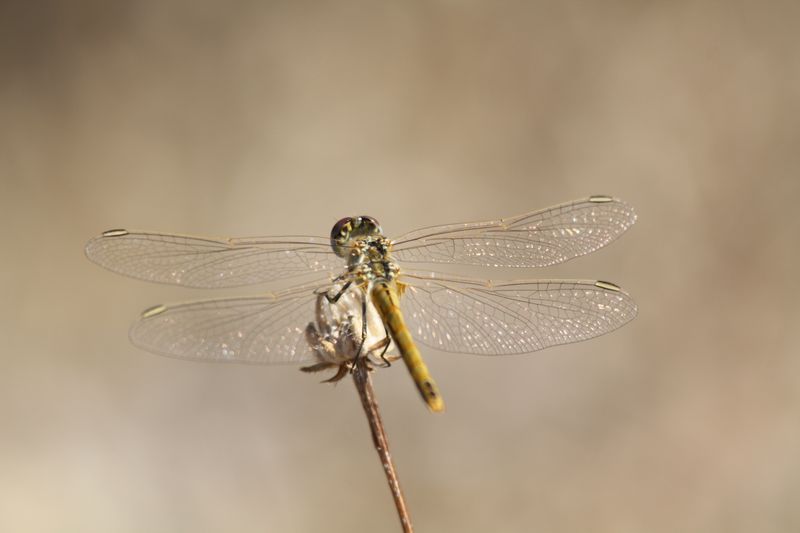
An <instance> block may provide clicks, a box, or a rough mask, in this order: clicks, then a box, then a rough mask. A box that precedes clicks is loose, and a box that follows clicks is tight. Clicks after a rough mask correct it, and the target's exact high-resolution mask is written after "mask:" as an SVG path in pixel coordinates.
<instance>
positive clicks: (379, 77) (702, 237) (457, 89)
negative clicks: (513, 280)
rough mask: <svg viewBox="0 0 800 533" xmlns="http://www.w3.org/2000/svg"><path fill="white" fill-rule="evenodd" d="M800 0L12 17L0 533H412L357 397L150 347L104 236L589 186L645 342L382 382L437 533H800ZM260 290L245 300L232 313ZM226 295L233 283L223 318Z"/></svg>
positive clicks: (604, 267)
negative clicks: (402, 532) (609, 227)
mask: <svg viewBox="0 0 800 533" xmlns="http://www.w3.org/2000/svg"><path fill="white" fill-rule="evenodd" d="M798 20H800V4H798V3H797V2H771V3H760V2H749V3H748V2H721V1H720V2H666V1H664V2H654V3H650V2H648V3H644V2H641V3H639V2H604V3H600V2H597V3H589V2H500V3H499V2H477V1H472V2H469V1H463V2H455V1H450V2H445V1H439V2H384V3H375V2H357V1H345V2H330V3H328V2H320V3H314V2H289V1H287V2H239V3H230V2H211V1H204V2H196V1H194V2H189V1H183V2H181V1H175V2H156V1H142V2H128V3H123V2H116V3H114V2H104V1H84V2H77V3H75V2H28V3H24V2H18V3H14V2H12V3H9V2H2V3H1V4H0V208H1V210H0V217H2V224H0V232H2V240H3V243H4V245H3V251H2V253H0V291H1V292H0V295H2V301H3V305H2V307H0V339H2V354H3V356H2V371H1V372H0V530H2V531H25V532H28V531H32V532H40V531H48V532H49V531H55V532H61V531H67V532H71V531H76V532H77V531H80V532H108V531H115V532H141V531H155V532H189V531H191V532H216V531H242V532H250V531H269V532H283V531H286V532H319V531H326V532H345V531H348V532H350V531H359V532H360V531H365V532H366V531H369V532H372V531H397V530H399V528H398V525H397V523H396V517H395V515H394V508H393V506H392V502H391V498H390V496H389V492H388V490H387V488H386V486H385V481H384V479H383V474H382V471H381V468H380V466H379V464H378V461H377V459H376V456H375V452H374V450H373V448H372V446H371V442H370V438H369V434H368V430H367V426H366V423H365V421H364V419H363V414H362V412H361V410H360V407H359V403H358V400H357V397H356V395H355V392H354V391H353V387H352V384H351V383H350V382H349V381H344V382H342V383H341V384H340V385H339V386H337V387H332V386H327V385H319V384H318V383H317V380H316V379H315V378H314V377H309V376H307V375H302V374H301V373H299V372H297V370H296V369H294V368H287V367H282V368H269V367H247V366H244V367H236V366H215V365H213V364H193V363H189V362H185V361H177V360H170V359H167V358H162V357H158V356H155V355H150V354H148V353H145V352H141V351H139V350H137V349H135V348H134V347H132V346H131V345H130V344H129V343H128V340H127V328H128V324H129V323H130V322H131V321H132V320H133V319H134V318H135V317H136V316H137V314H138V312H139V311H140V310H141V309H143V308H145V307H147V306H149V305H152V304H155V303H159V302H163V301H175V300H183V299H191V298H197V297H201V296H218V295H220V293H214V294H209V293H204V292H200V291H189V290H182V289H180V288H172V287H166V286H156V285H148V284H146V283H143V282H138V281H135V280H131V279H126V278H123V277H120V276H116V275H114V274H111V273H109V272H106V271H104V270H102V269H100V268H98V267H96V266H95V265H93V264H91V263H90V262H89V261H87V260H86V259H85V258H84V256H83V245H84V243H85V241H86V240H87V239H88V238H89V237H91V236H93V235H96V234H97V233H99V232H100V231H102V230H105V229H109V228H113V227H130V228H141V229H152V230H165V231H174V232H183V233H200V234H212V235H253V234H271V233H273V234H274V233H277V234H280V233H300V234H312V235H314V234H316V235H326V234H327V233H328V231H329V228H330V226H331V225H332V223H333V222H334V221H335V220H337V219H338V218H340V217H342V216H345V215H351V214H362V213H364V214H370V215H373V216H376V217H378V218H379V220H380V221H381V222H382V224H383V227H384V229H385V230H386V232H387V234H389V235H397V234H400V233H403V232H405V231H407V230H411V229H414V228H416V227H419V226H425V225H430V224H438V223H446V222H452V221H463V220H474V219H482V218H492V217H497V216H505V215H511V214H517V213H520V212H524V211H527V210H531V209H535V208H539V207H545V206H547V205H550V204H553V203H558V202H562V201H566V200H569V199H573V198H577V197H581V196H586V195H589V194H612V195H615V196H619V197H621V198H624V199H625V200H627V201H628V202H630V203H631V204H633V205H634V206H635V207H636V208H637V210H638V213H639V222H638V223H637V225H636V226H634V228H633V229H632V230H631V231H630V232H628V234H627V235H625V236H624V237H623V238H622V239H621V240H619V241H618V242H615V243H614V244H613V245H612V246H610V247H609V248H606V249H604V250H602V251H600V252H598V253H595V254H593V255H591V256H588V257H585V258H583V259H579V260H576V261H574V262H571V263H569V264H566V265H563V266H560V267H557V268H552V269H545V270H542V271H536V272H531V271H529V272H523V273H517V274H516V275H520V276H527V277H583V278H586V277H589V278H599V279H609V280H612V281H615V282H617V283H619V284H621V285H622V286H624V287H625V288H626V289H628V290H629V291H630V292H631V293H632V294H633V295H634V296H635V298H636V299H637V301H638V302H639V305H640V316H639V318H638V319H637V320H636V321H634V322H633V323H631V324H630V325H628V326H627V327H625V328H624V329H622V330H619V331H617V332H615V333H613V334H611V335H608V336H605V337H602V338H599V339H596V340H593V341H591V342H586V343H582V344H577V345H571V346H563V347H558V348H554V349H550V350H547V351H544V352H541V353H538V354H536V355H532V356H518V357H506V358H478V357H472V356H462V355H449V354H443V353H437V352H435V351H433V350H426V358H427V360H428V363H429V365H430V367H431V369H432V371H433V372H434V375H435V376H436V377H437V379H438V381H439V384H440V386H441V388H442V390H443V392H444V394H445V398H446V400H447V403H448V412H447V413H446V414H444V415H443V416H433V415H430V414H428V413H427V412H426V410H425V409H424V407H423V406H422V404H421V402H420V401H419V399H418V398H417V396H416V392H415V391H414V390H413V387H412V385H411V383H410V380H409V378H408V376H407V375H406V373H405V371H404V369H403V368H402V366H395V367H393V368H392V369H391V370H389V371H386V372H380V373H379V374H378V375H377V376H376V387H377V389H378V394H379V397H380V400H381V406H382V408H383V410H384V416H385V419H386V424H387V430H388V432H389V435H390V437H391V440H392V444H393V452H394V456H395V459H396V461H397V464H398V468H399V471H400V475H401V481H402V482H403V485H404V488H405V491H406V493H407V496H408V500H409V505H410V508H411V512H412V518H413V519H414V521H415V523H416V526H417V529H418V531H420V532H450V531H458V532H486V531H503V532H529V531H542V532H552V533H558V532H576V531H592V532H649V533H660V532H664V533H674V532H682V533H683V532H703V533H709V532H726V533H730V532H753V531H758V532H760V533H763V532H789V531H798V530H800V506H798V501H799V499H800V452H799V450H800V447H799V446H800V425H798V417H799V416H800V404H798V401H800V363H799V362H798V354H799V353H800V342H798V337H797V333H796V331H795V330H794V329H793V328H796V327H797V325H798V323H799V320H800V305H798V299H800V286H799V285H798V281H797V280H798V276H797V272H798V266H800V265H799V263H800V247H798V232H800V222H798V221H799V220H800V217H799V216H798V214H797V206H798V200H800V175H798V171H799V170H800V144H798V143H799V142H800V54H798V52H800V38H799V37H798V34H797V31H798V25H797V23H798ZM240 292H247V291H240ZM230 293H236V291H228V292H227V293H225V294H230Z"/></svg>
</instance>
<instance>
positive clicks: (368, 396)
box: [353, 357, 414, 533]
mask: <svg viewBox="0 0 800 533" xmlns="http://www.w3.org/2000/svg"><path fill="white" fill-rule="evenodd" d="M368 364H369V363H368V362H367V358H366V357H359V358H357V359H356V363H355V368H354V369H353V381H354V382H355V384H356V389H357V390H358V396H359V397H360V398H361V406H362V407H363V408H364V413H366V415H367V421H368V422H369V429H370V430H371V431H372V442H373V443H374V444H375V450H376V451H377V452H378V457H379V458H380V460H381V464H382V465H383V471H384V473H385V474H386V480H387V481H388V482H389V490H391V491H392V498H394V505H395V507H396V508H397V514H398V516H399V517H400V524H401V525H402V526H403V532H404V533H413V532H414V528H413V526H412V525H411V517H409V515H408V508H407V507H406V501H405V498H403V491H402V490H401V489H400V480H399V479H398V478H397V471H396V470H395V467H394V462H393V461H392V456H391V454H390V453H389V440H388V439H387V438H386V432H385V431H384V429H383V421H382V420H381V414H380V412H379V411H378V402H377V400H376V399H375V389H373V388H372V380H371V379H370V377H369V368H368V367H367V365H368Z"/></svg>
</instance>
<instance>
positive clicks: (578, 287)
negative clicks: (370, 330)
mask: <svg viewBox="0 0 800 533" xmlns="http://www.w3.org/2000/svg"><path fill="white" fill-rule="evenodd" d="M403 282H404V283H407V284H408V286H407V287H406V288H405V291H404V293H403V295H402V297H401V300H400V307H401V309H402V311H403V315H404V316H405V319H406V322H407V324H408V326H409V330H410V332H411V335H412V336H413V337H414V339H416V340H417V341H419V342H420V343H422V344H425V345H427V346H430V347H433V348H436V349H439V350H443V351H447V352H459V353H470V354H479V355H506V354H521V353H529V352H535V351H537V350H541V349H543V348H547V347H548V346H554V345H557V344H567V343H571V342H578V341H582V340H586V339H590V338H592V337H597V336H598V335H603V334H604V333H608V332H610V331H613V330H615V329H617V328H619V327H620V326H622V325H624V324H625V323H627V322H628V321H630V320H632V319H633V318H634V317H635V316H636V304H635V303H634V301H633V300H632V299H631V297H630V296H629V295H628V294H627V293H625V292H624V291H623V290H622V289H620V288H619V287H617V286H616V285H614V284H612V283H608V282H602V281H578V280H535V281H514V282H500V283H495V284H490V283H489V282H485V281H477V280H468V279H448V278H430V277H429V278H428V279H425V278H423V277H415V276H414V275H413V274H412V275H407V276H406V277H404V278H403Z"/></svg>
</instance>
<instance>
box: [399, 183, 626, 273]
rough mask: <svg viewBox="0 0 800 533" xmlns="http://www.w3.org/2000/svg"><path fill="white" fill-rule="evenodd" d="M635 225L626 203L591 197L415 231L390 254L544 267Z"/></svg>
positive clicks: (421, 260)
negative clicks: (497, 218) (504, 217)
mask: <svg viewBox="0 0 800 533" xmlns="http://www.w3.org/2000/svg"><path fill="white" fill-rule="evenodd" d="M635 221H636V213H634V211H633V208H632V207H631V206H629V205H628V204H626V203H625V202H623V201H622V200H618V199H616V198H611V197H609V196H590V197H589V198H584V199H582V200H576V201H573V202H568V203H565V204H561V205H557V206H553V207H549V208H547V209H542V210H539V211H534V212H532V213H527V214H524V215H519V216H516V217H512V218H509V219H500V220H491V221H487V222H471V223H464V224H451V225H447V226H436V227H431V228H425V229H421V230H417V231H414V232H412V233H409V234H406V235H403V236H402V237H400V238H398V239H396V240H395V241H394V246H393V248H392V251H393V255H394V257H395V258H397V259H398V260H399V261H400V262H411V263H415V262H416V263H460V264H466V265H476V266H492V267H543V266H549V265H554V264H556V263H561V262H563V261H567V260H568V259H572V258H574V257H578V256H581V255H585V254H588V253H590V252H593V251H595V250H597V249H598V248H601V247H603V246H605V245H606V244H608V243H610V242H611V241H613V240H614V239H616V238H617V237H619V236H620V235H621V234H622V233H623V232H625V230H627V229H628V228H629V227H630V226H631V225H633V223H634V222H635Z"/></svg>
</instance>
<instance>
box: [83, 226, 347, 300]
mask: <svg viewBox="0 0 800 533" xmlns="http://www.w3.org/2000/svg"><path fill="white" fill-rule="evenodd" d="M86 255H87V257H88V258H89V259H91V260H92V261H94V262H95V263H97V264H98V265H100V266H102V267H105V268H107V269H109V270H111V271H113V272H117V273H119V274H124V275H126V276H131V277H133V278H138V279H143V280H145V281H153V282H158V283H170V284H175V285H183V286H186V287H198V288H219V287H237V286H241V285H250V284H254V283H262V282H268V281H275V280H279V279H285V278H293V277H297V276H301V275H303V274H309V273H313V272H337V271H340V270H343V269H344V266H345V265H344V262H343V261H342V259H340V258H339V257H337V256H336V255H335V254H334V253H333V252H332V251H331V249H330V244H329V242H328V241H327V240H326V239H320V238H316V237H264V238H247V239H240V238H230V239H212V238H203V237H191V236H184V235H173V234H167V233H147V232H141V231H127V230H110V231H106V232H104V233H103V234H102V235H100V236H98V237H95V238H94V239H92V240H90V241H89V242H88V243H87V244H86Z"/></svg>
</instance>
